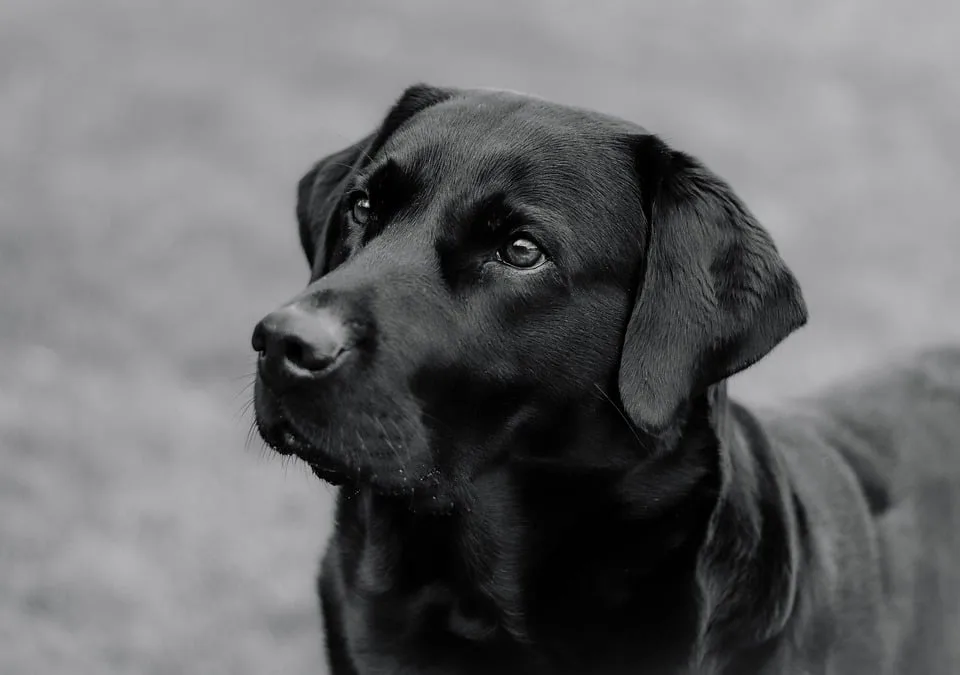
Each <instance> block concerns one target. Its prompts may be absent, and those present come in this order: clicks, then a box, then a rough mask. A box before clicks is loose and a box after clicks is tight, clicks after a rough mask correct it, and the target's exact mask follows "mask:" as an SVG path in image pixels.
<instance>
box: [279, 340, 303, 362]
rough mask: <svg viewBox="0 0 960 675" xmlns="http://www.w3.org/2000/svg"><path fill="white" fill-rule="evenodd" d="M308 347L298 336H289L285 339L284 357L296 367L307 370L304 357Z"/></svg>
mask: <svg viewBox="0 0 960 675" xmlns="http://www.w3.org/2000/svg"><path fill="white" fill-rule="evenodd" d="M305 353H306V345H305V344H303V340H301V339H300V338H298V337H296V336H287V337H285V338H284V339H283V357H284V358H285V359H286V360H287V361H289V362H290V363H292V364H293V365H295V366H299V367H300V368H305V367H306V366H305V365H304V355H305Z"/></svg>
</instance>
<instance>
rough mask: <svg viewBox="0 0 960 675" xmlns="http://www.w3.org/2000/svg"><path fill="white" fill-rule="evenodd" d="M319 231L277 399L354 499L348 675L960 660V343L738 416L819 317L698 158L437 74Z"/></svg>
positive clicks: (327, 618) (267, 361)
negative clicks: (758, 375) (744, 391)
mask: <svg viewBox="0 0 960 675" xmlns="http://www.w3.org/2000/svg"><path fill="white" fill-rule="evenodd" d="M297 215H298V218H299V223H300V237H301V241H302V244H303V249H304V251H305V252H306V255H307V258H308V259H309V260H310V263H311V269H312V274H311V277H310V283H309V285H308V286H307V287H306V289H305V290H304V291H302V292H301V293H300V294H299V295H297V296H296V297H295V298H294V299H293V300H291V301H290V302H289V303H287V304H285V305H283V306H282V307H281V308H280V309H278V310H277V311H275V312H273V313H271V314H269V315H268V316H267V317H266V318H265V319H263V321H262V322H260V323H259V324H258V325H257V327H256V329H255V331H254V334H253V347H254V349H255V350H256V351H257V352H259V360H258V378H257V382H256V394H255V398H256V412H257V423H258V427H259V431H260V433H261V435H262V436H263V438H264V439H265V440H266V442H267V443H268V444H269V445H270V446H271V447H273V448H274V449H276V450H277V451H279V452H281V453H284V454H292V455H296V456H298V457H300V458H302V459H303V460H305V461H306V462H308V463H309V464H310V465H311V466H312V467H313V470H314V471H315V473H316V474H317V475H318V476H319V477H320V478H322V479H323V480H325V481H329V482H330V483H333V484H337V485H342V486H343V487H342V489H341V490H340V491H339V496H338V501H337V511H336V529H335V534H334V536H333V538H332V541H331V543H330V545H329V548H328V551H327V553H326V556H325V558H324V560H323V564H322V571H321V574H320V579H319V592H320V596H321V604H322V611H323V617H324V622H325V625H326V643H327V654H328V658H329V661H330V663H331V668H332V672H333V673H334V674H335V675H348V674H349V675H365V674H367V673H377V674H384V675H386V674H401V673H404V674H420V673H422V674H426V673H445V674H446V673H449V674H453V675H458V674H468V673H483V674H495V673H504V674H513V673H517V674H520V673H523V674H530V675H537V674H554V673H557V674H559V673H570V674H573V673H578V674H580V673H587V674H592V673H596V674H599V675H604V674H613V673H624V674H626V673H631V674H639V673H652V674H657V675H659V674H668V673H700V674H712V675H716V674H720V673H724V674H730V675H749V674H753V673H765V674H772V673H778V674H779V673H805V674H814V673H816V674H819V673H831V674H836V675H884V674H893V673H910V674H914V673H915V674H917V675H948V674H949V675H956V674H957V673H960V489H958V485H960V478H958V476H960V448H958V447H957V446H958V443H960V350H957V349H952V350H951V349H941V350H937V351H933V350H931V351H928V352H925V353H923V354H922V355H920V356H918V357H917V358H915V359H913V360H912V361H910V362H909V363H902V364H899V365H890V366H888V367H887V368H885V369H884V372H883V373H880V374H877V375H875V376H872V377H865V378H862V379H861V380H860V381H858V382H855V383H851V384H849V385H847V386H845V387H838V388H837V389H835V390H833V391H831V392H826V393H824V395H823V396H822V397H821V398H820V399H819V400H818V401H806V402H804V401H799V402H795V403H792V404H791V405H790V406H789V409H788V410H784V411H782V412H774V411H770V412H765V413H762V412H759V411H750V410H747V409H745V408H744V407H742V406H740V405H738V404H737V403H735V402H733V401H731V400H728V398H727V396H726V389H725V379H726V378H728V377H730V376H731V375H733V374H734V373H737V372H739V371H741V370H743V369H744V368H747V367H748V366H750V365H751V364H753V363H754V362H756V361H757V360H758V359H760V358H762V357H763V356H764V355H765V354H767V353H768V352H769V351H770V350H771V349H773V348H774V347H775V346H776V345H777V344H778V343H779V342H780V341H781V340H783V339H784V338H785V337H786V336H787V335H789V334H790V333H791V332H792V331H794V330H796V329H797V328H799V327H800V326H802V325H803V324H804V323H805V322H806V319H807V312H806V308H805V304H804V300H803V298H802V296H801V292H800V288H799V287H798V285H797V281H796V279H795V278H794V276H793V275H792V274H791V272H790V271H789V270H788V269H787V266H786V265H785V264H784V261H783V260H782V259H781V257H780V255H779V254H778V252H777V249H776V248H775V246H774V244H773V242H772V241H771V239H770V236H769V235H768V234H767V232H766V231H765V230H764V229H763V228H762V227H761V226H760V224H759V223H758V222H757V221H756V220H755V218H754V217H753V216H752V215H751V213H750V212H749V211H748V210H747V208H746V207H745V206H744V205H743V204H742V203H741V201H740V200H739V199H738V198H737V196H735V195H734V193H733V192H732V191H731V189H730V187H729V186H728V185H727V184H726V183H725V182H724V181H723V180H722V179H720V178H718V177H717V176H716V175H715V174H713V173H711V172H710V171H709V170H708V169H706V168H705V167H704V166H703V165H702V164H700V163H699V162H698V161H697V160H696V159H694V158H693V157H691V156H690V155H687V154H684V153H682V152H679V151H677V150H673V149H671V148H670V147H668V146H667V145H666V144H665V143H664V142H663V141H662V140H660V139H659V138H658V137H656V136H655V135H652V134H650V133H649V132H647V131H645V130H644V129H643V128H641V127H639V126H636V125H633V124H630V123H628V122H625V121H622V120H619V119H615V118H612V117H608V116H604V115H600V114H597V113H594V112H590V111H586V110H582V109H577V108H572V107H567V106H562V105H556V104H553V103H549V102H547V101H544V100H540V99H538V98H534V97H529V96H523V95H519V94H514V93H507V92H497V91H488V90H460V89H447V88H435V87H429V86H425V85H419V86H414V87H411V88H410V89H408V90H407V91H406V92H405V93H404V94H403V96H402V97H401V98H400V99H399V101H398V102H397V103H396V104H395V105H394V107H393V108H392V109H391V110H390V111H389V112H388V114H387V115H386V117H385V119H384V120H383V122H382V124H381V125H380V126H379V128H378V129H376V130H375V131H374V132H373V133H372V134H370V135H369V136H367V137H366V138H364V139H362V140H361V141H360V142H358V143H356V144H355V145H352V146H350V147H348V148H346V149H344V150H342V151H340V152H337V153H335V154H333V155H331V156H329V157H326V158H324V159H322V160H321V161H319V162H318V163H317V164H316V166H314V167H313V169H312V170H311V171H310V172H309V173H308V174H307V175H306V176H304V177H303V179H302V180H301V181H300V184H299V199H298V204H297Z"/></svg>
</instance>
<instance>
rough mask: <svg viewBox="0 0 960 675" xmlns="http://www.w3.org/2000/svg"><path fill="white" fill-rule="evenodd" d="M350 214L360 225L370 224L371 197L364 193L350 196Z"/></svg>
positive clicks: (358, 192) (359, 192)
mask: <svg viewBox="0 0 960 675" xmlns="http://www.w3.org/2000/svg"><path fill="white" fill-rule="evenodd" d="M349 207H350V208H349V209H348V213H349V214H350V217H351V218H352V219H353V221H354V222H355V223H357V224H358V225H366V224H367V223H368V222H370V215H371V211H370V196H369V195H368V194H367V193H366V192H363V191H357V192H355V193H353V194H352V195H350V202H349Z"/></svg>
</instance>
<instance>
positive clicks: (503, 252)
mask: <svg viewBox="0 0 960 675" xmlns="http://www.w3.org/2000/svg"><path fill="white" fill-rule="evenodd" d="M497 260H499V261H500V262H502V263H504V264H505V265H509V266H510V267H516V268H519V269H524V270H529V269H533V268H535V267H539V266H540V265H542V264H543V263H545V262H546V261H547V257H546V256H545V255H544V254H543V251H541V250H540V247H539V246H537V245H536V243H534V242H533V241H531V240H530V239H527V238H526V237H518V238H516V239H514V240H513V241H511V242H510V243H509V244H507V245H506V246H504V247H503V248H501V249H500V250H499V251H497Z"/></svg>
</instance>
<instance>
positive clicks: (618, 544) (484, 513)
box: [337, 385, 796, 668]
mask: <svg viewBox="0 0 960 675" xmlns="http://www.w3.org/2000/svg"><path fill="white" fill-rule="evenodd" d="M603 426H604V427H605V428H609V425H603ZM757 433H759V431H758V430H757V429H755V428H753V427H752V426H751V418H750V417H749V416H748V415H747V414H746V413H745V412H744V411H743V409H742V408H739V407H736V406H735V405H734V404H731V403H728V402H727V399H726V391H725V387H724V386H722V385H721V386H718V387H714V388H711V390H709V391H708V392H707V394H706V395H705V396H704V397H703V398H702V400H700V401H697V402H695V403H694V405H693V406H692V407H691V413H690V415H689V416H688V419H687V425H686V428H685V430H684V433H683V434H681V435H680V436H679V439H680V440H679V441H678V443H677V445H676V447H673V448H671V449H669V450H668V451H665V452H653V453H651V454H650V455H649V456H647V457H646V458H645V459H642V460H638V461H637V463H636V465H635V466H634V467H633V468H632V469H630V470H629V471H626V472H620V473H619V474H616V475H611V474H610V473H605V472H600V473H597V474H595V475H583V474H571V473H565V472H562V471H558V472H550V471H546V470H543V468H542V467H523V466H520V467H517V466H504V467H501V468H500V469H498V470H496V471H493V472H490V473H488V474H484V475H482V476H479V477H477V478H476V480H475V481H474V482H473V484H472V485H471V495H472V499H471V500H470V506H469V508H467V509H458V510H456V511H455V512H454V513H452V514H446V515H425V514H417V513H413V512H411V511H410V510H408V509H406V508H403V505H402V503H401V502H398V501H397V499H395V498H391V497H383V496H379V495H376V494H374V493H372V492H370V491H369V490H365V489H361V490H360V492H359V494H357V495H353V494H352V493H348V492H346V491H342V492H341V498H340V503H339V513H338V522H339V525H340V526H339V528H338V535H337V548H338V549H339V551H340V554H341V555H343V554H346V555H345V557H344V559H345V560H346V559H350V560H359V561H360V563H359V565H357V566H356V568H355V569H352V570H348V569H344V570H343V571H342V574H343V575H344V581H345V586H346V587H347V589H348V592H351V591H352V592H354V593H356V594H358V595H359V596H360V597H362V598H366V599H369V600H370V601H371V602H376V598H378V597H384V598H387V597H389V598H391V600H390V602H389V603H385V604H389V605H391V606H396V605H397V603H396V600H397V599H399V598H406V599H407V602H408V606H414V605H415V606H417V607H419V608H420V610H422V611H416V612H413V610H411V612H413V613H412V614H411V616H413V615H414V614H415V615H416V617H417V620H418V621H426V622H427V623H429V626H428V625H427V623H424V624H423V625H422V628H423V630H425V631H439V630H447V631H449V632H452V633H454V634H455V635H457V636H458V637H460V638H463V639H465V640H468V641H473V642H481V641H484V640H496V641H498V642H499V643H501V644H502V643H505V642H509V643H513V644H516V645H518V646H521V647H522V645H526V644H530V645H536V646H537V649H538V650H546V651H547V652H549V653H550V654H551V658H552V659H558V658H559V659H563V660H567V661H571V662H573V661H577V660H581V659H583V660H584V662H590V660H591V658H592V659H594V661H595V659H596V654H598V653H604V652H603V650H604V649H607V648H609V649H614V648H615V649H619V650H620V651H622V649H623V645H624V644H626V645H629V648H630V649H633V650H635V653H633V654H631V657H636V658H643V659H646V660H647V662H648V663H655V662H657V660H658V659H659V660H660V662H661V664H662V666H663V667H664V668H668V667H674V666H676V664H674V663H672V659H673V658H674V657H675V656H676V655H679V654H689V653H690V651H691V649H692V650H693V652H694V653H695V654H696V659H697V660H698V662H699V663H700V664H705V663H707V662H708V661H709V659H710V658H711V653H712V652H713V650H712V649H711V645H713V644H717V643H718V642H719V641H721V640H734V639H735V640H738V641H740V642H741V643H743V644H744V647H745V648H748V647H749V646H750V643H760V642H763V641H764V640H765V639H766V638H768V637H770V636H769V635H767V634H761V633H760V631H759V629H756V630H755V627H758V626H764V627H769V626H771V625H772V626H782V625H783V623H784V621H785V617H786V616H788V615H789V613H790V605H791V602H792V598H793V595H794V587H792V586H791V585H790V584H791V581H790V580H792V579H795V577H796V575H795V574H793V571H794V570H795V567H796V545H795V544H796V542H795V541H793V539H792V537H793V536H794V535H793V534H792V533H793V532H795V530H796V528H795V524H794V523H793V521H792V520H791V519H792V517H793V516H792V515H791V514H792V506H791V504H789V503H786V502H784V500H787V501H789V497H788V496H786V495H787V493H788V492H789V490H788V489H787V487H786V486H780V485H777V484H776V480H777V479H776V477H775V476H776V475H777V474H778V473H781V472H776V471H772V470H771V467H770V466H769V462H771V461H775V459H772V456H771V455H770V454H769V453H766V452H760V453H759V454H758V453H755V452H754V450H753V449H752V446H753V445H756V444H757V443H762V442H763V439H758V438H756V434H757ZM632 438H633V440H632V441H631V440H628V439H626V438H625V439H624V440H623V442H632V443H635V442H636V440H637V438H636V437H635V436H634V437H632ZM641 440H643V439H641ZM734 474H736V475H737V480H733V478H732V476H733V475H734ZM761 540H762V541H763V546H762V547H761ZM769 565H774V566H782V569H783V570H784V572H783V573H782V574H778V573H777V572H775V571H774V572H771V571H770V569H774V570H776V569H779V568H778V567H773V568H770V569H768V567H767V566H769ZM731 579H740V580H742V583H744V584H751V585H753V586H756V587H757V588H755V589H751V590H750V592H749V593H744V592H743V591H744V589H743V588H742V587H738V593H737V594H732V593H731V591H732V590H733V589H732V588H731V587H730V583H731V582H730V580H731ZM735 597H740V598H743V597H749V598H751V599H752V600H753V601H756V602H759V603H760V604H759V605H758V606H757V605H751V606H750V607H741V606H738V605H737V604H736V600H735ZM427 617H432V618H430V619H429V620H428V619H427ZM405 628H406V629H407V630H409V629H411V628H412V627H411V626H410V625H407V626H406V627H405ZM725 644H727V643H725ZM694 645H695V646H694Z"/></svg>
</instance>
